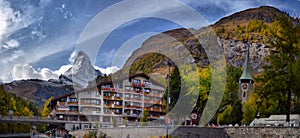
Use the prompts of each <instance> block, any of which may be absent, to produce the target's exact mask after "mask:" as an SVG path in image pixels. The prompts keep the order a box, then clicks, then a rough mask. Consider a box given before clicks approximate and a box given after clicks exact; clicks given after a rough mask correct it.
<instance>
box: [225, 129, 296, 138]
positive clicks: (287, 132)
mask: <svg viewBox="0 0 300 138" xmlns="http://www.w3.org/2000/svg"><path fill="white" fill-rule="evenodd" d="M224 130H225V131H226V133H227V134H228V135H229V136H230V137H232V138H300V128H299V127H229V128H224Z"/></svg>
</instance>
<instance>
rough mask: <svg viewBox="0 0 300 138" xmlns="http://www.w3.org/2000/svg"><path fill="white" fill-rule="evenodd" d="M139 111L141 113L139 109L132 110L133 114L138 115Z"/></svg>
mask: <svg viewBox="0 0 300 138" xmlns="http://www.w3.org/2000/svg"><path fill="white" fill-rule="evenodd" d="M140 113H141V111H140V110H133V114H136V115H140Z"/></svg>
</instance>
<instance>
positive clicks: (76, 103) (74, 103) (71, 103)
mask: <svg viewBox="0 0 300 138" xmlns="http://www.w3.org/2000/svg"><path fill="white" fill-rule="evenodd" d="M68 105H78V102H68Z"/></svg>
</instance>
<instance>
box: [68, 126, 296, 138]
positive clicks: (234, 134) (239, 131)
mask: <svg viewBox="0 0 300 138" xmlns="http://www.w3.org/2000/svg"><path fill="white" fill-rule="evenodd" d="M173 130H175V131H173ZM173 130H172V129H169V132H170V135H172V138H202V137H204V138H300V128H299V127H297V128H296V127H193V126H181V127H178V128H176V129H175V128H173ZM98 131H99V132H98V134H100V133H105V134H106V135H107V136H110V137H112V138H160V137H161V136H163V135H165V134H166V129H165V127H120V128H100V129H99V130H98ZM85 132H86V131H74V132H71V133H70V134H72V135H75V136H77V137H83V135H84V134H85Z"/></svg>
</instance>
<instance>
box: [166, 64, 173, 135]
mask: <svg viewBox="0 0 300 138" xmlns="http://www.w3.org/2000/svg"><path fill="white" fill-rule="evenodd" d="M167 64H168V75H167V79H168V93H167V109H166V120H168V118H167V114H168V112H169V104H170V103H171V98H170V76H171V75H170V68H171V66H173V65H174V64H173V62H172V61H171V60H168V63H167ZM168 129H169V124H168V122H166V137H167V138H168V136H169V134H168Z"/></svg>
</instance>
